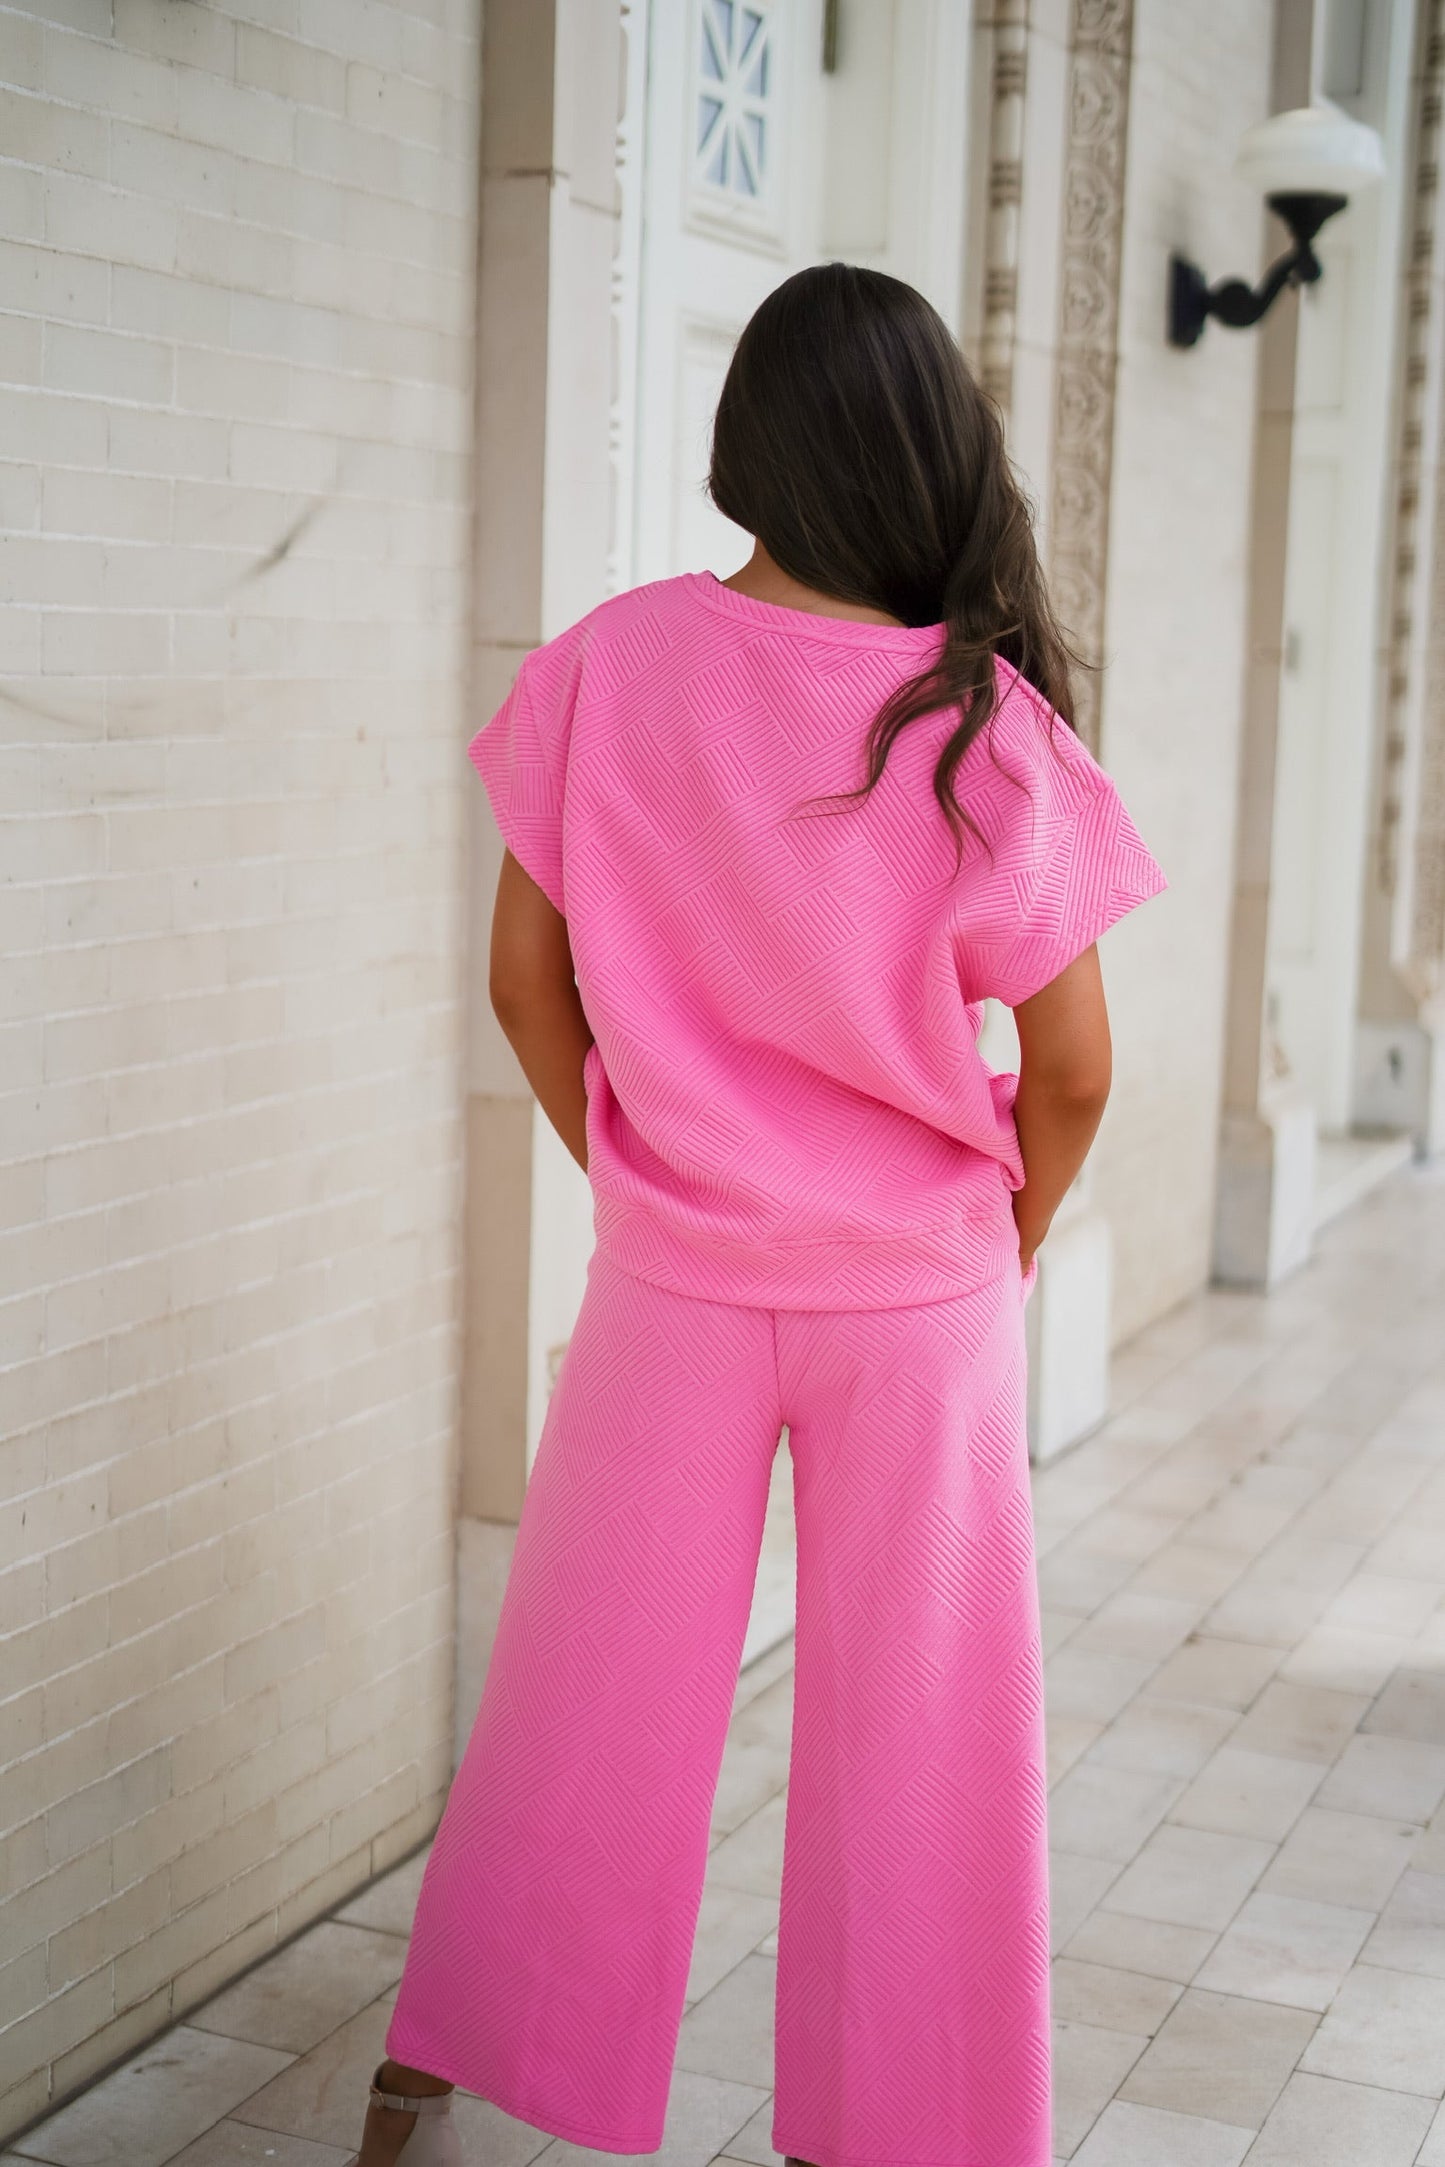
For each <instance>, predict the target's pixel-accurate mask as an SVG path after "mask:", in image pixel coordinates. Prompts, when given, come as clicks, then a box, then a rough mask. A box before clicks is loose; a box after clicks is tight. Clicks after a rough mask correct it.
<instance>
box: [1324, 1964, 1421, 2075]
mask: <svg viewBox="0 0 1445 2167" xmlns="http://www.w3.org/2000/svg"><path fill="white" fill-rule="evenodd" d="M1300 2066H1301V2068H1303V2069H1307V2070H1311V2071H1313V2072H1314V2073H1315V2074H1316V2075H1320V2076H1326V2077H1344V2078H1347V2079H1349V2080H1350V2082H1352V2083H1355V2084H1377V2085H1385V2086H1388V2087H1389V2088H1391V2089H1393V2090H1395V2091H1400V2092H1424V2093H1427V2094H1428V2095H1429V2096H1430V2097H1431V2098H1432V2099H1439V2098H1440V2097H1441V2095H1442V2094H1445V1979H1428V1978H1422V1977H1420V1976H1419V1975H1418V1974H1417V1973H1414V1972H1404V1971H1384V1970H1380V1969H1377V1968H1376V1966H1374V1965H1372V1964H1357V1965H1356V1966H1355V1968H1354V1970H1353V1971H1352V1972H1351V1973H1350V1974H1349V1977H1348V1978H1347V1979H1346V1980H1345V1982H1344V1984H1343V1985H1342V1986H1341V1988H1340V1990H1339V1992H1338V1994H1337V1995H1336V1996H1335V1997H1334V2000H1333V2002H1332V2004H1331V2006H1330V2008H1329V2011H1328V2013H1327V2014H1326V2016H1325V2018H1324V2021H1323V2022H1322V2023H1321V2025H1320V2028H1319V2030H1318V2031H1317V2032H1316V2033H1315V2035H1314V2038H1313V2039H1312V2040H1311V2041H1310V2044H1309V2046H1308V2047H1307V2048H1306V2050H1305V2053H1304V2056H1303V2058H1302V2060H1301V2064H1300Z"/></svg>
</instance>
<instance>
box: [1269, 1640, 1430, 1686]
mask: <svg viewBox="0 0 1445 2167" xmlns="http://www.w3.org/2000/svg"><path fill="white" fill-rule="evenodd" d="M1409 1650H1410V1642H1409V1641H1408V1640H1405V1639H1403V1638H1401V1637H1400V1636H1399V1635H1392V1634H1389V1633H1362V1632H1359V1631H1356V1630H1347V1629H1346V1628H1345V1627H1343V1626H1333V1625H1332V1626H1324V1625H1316V1626H1314V1627H1312V1628H1311V1630H1310V1631H1309V1632H1308V1633H1306V1634H1305V1637H1304V1639H1303V1640H1302V1641H1301V1642H1300V1644H1299V1646H1298V1647H1297V1648H1295V1649H1294V1650H1292V1652H1291V1653H1290V1654H1289V1655H1288V1656H1286V1658H1285V1660H1284V1662H1282V1663H1281V1664H1280V1666H1279V1675H1280V1677H1281V1679H1289V1680H1292V1681H1293V1682H1295V1683H1297V1684H1299V1685H1318V1686H1326V1687H1328V1688H1329V1689H1330V1690H1331V1691H1332V1692H1337V1693H1364V1694H1375V1693H1378V1692H1379V1690H1380V1688H1381V1687H1382V1686H1383V1685H1384V1684H1385V1681H1386V1680H1387V1679H1388V1678H1389V1676H1390V1673H1391V1672H1392V1671H1393V1670H1394V1668H1395V1666H1396V1664H1397V1663H1400V1662H1402V1661H1403V1660H1404V1659H1405V1657H1406V1656H1407V1655H1408V1653H1409Z"/></svg>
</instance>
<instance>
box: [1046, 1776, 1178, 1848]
mask: <svg viewBox="0 0 1445 2167" xmlns="http://www.w3.org/2000/svg"><path fill="white" fill-rule="evenodd" d="M1181 1789H1182V1779H1181V1778H1180V1777H1178V1776H1173V1775H1158V1774H1151V1773H1149V1772H1147V1771H1144V1770H1141V1769H1130V1768H1105V1767H1103V1766H1101V1765H1100V1764H1099V1763H1098V1762H1090V1761H1084V1762H1082V1763H1081V1764H1080V1765H1079V1766H1078V1767H1076V1768H1072V1769H1070V1771H1069V1773H1068V1774H1067V1775H1066V1776H1065V1777H1064V1779H1063V1781H1062V1782H1061V1783H1060V1784H1059V1785H1058V1786H1057V1787H1056V1789H1055V1790H1054V1792H1053V1794H1052V1796H1051V1797H1050V1799H1049V1833H1050V1838H1051V1840H1052V1841H1053V1842H1054V1843H1055V1844H1057V1845H1058V1847H1059V1849H1060V1850H1062V1851H1069V1852H1073V1853H1075V1854H1076V1855H1078V1856H1081V1857H1084V1858H1103V1859H1112V1860H1114V1862H1115V1863H1116V1864H1117V1865H1120V1866H1126V1865H1127V1864H1128V1863H1129V1861H1130V1859H1132V1858H1133V1856H1134V1854H1135V1852H1136V1851H1137V1850H1138V1849H1139V1847H1140V1845H1141V1844H1142V1843H1143V1842H1144V1840H1145V1838H1146V1837H1147V1836H1148V1835H1149V1834H1150V1832H1151V1830H1153V1829H1155V1828H1157V1827H1158V1825H1159V1823H1160V1822H1161V1821H1162V1820H1163V1818H1164V1816H1165V1814H1166V1813H1167V1812H1168V1811H1169V1808H1170V1807H1171V1805H1173V1803H1174V1802H1175V1800H1176V1799H1177V1798H1178V1796H1179V1793H1180V1790H1181Z"/></svg>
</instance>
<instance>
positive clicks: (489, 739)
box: [467, 643, 576, 917]
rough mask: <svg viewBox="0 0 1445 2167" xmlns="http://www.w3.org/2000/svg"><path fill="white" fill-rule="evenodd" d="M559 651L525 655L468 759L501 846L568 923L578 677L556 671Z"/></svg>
mask: <svg viewBox="0 0 1445 2167" xmlns="http://www.w3.org/2000/svg"><path fill="white" fill-rule="evenodd" d="M558 645H560V643H553V645H552V646H550V647H542V648H535V649H533V651H532V653H531V654H529V655H527V656H526V658H525V659H524V661H523V663H522V667H521V668H520V670H519V671H518V672H517V676H516V680H515V682H514V683H513V686H512V689H511V691H510V692H509V693H508V695H507V697H506V699H505V700H504V701H503V702H502V704H501V706H500V707H499V708H498V709H497V712H496V714H495V715H493V717H492V719H491V721H490V722H488V723H486V724H485V725H484V726H483V727H482V728H481V729H480V730H478V732H477V734H476V736H475V737H474V738H473V739H472V741H471V743H470V744H469V745H468V747H467V754H468V757H469V758H470V760H471V762H472V765H473V766H474V767H475V769H476V771H477V773H478V774H479V775H480V776H481V778H482V781H483V782H484V783H485V785H486V789H487V795H488V797H489V798H490V799H491V804H492V812H493V814H494V815H495V817H496V822H497V826H498V828H499V829H500V830H501V834H502V840H503V842H504V843H505V844H506V846H507V848H508V850H510V851H511V853H512V856H513V857H514V858H515V859H516V860H517V861H518V863H519V864H520V865H521V866H522V868H523V870H524V871H525V872H527V873H528V874H530V876H531V878H532V879H533V880H534V881H535V882H536V883H537V886H538V887H539V888H540V889H541V890H542V892H543V894H544V895H545V896H546V897H547V900H548V901H549V902H550V903H551V904H552V905H553V906H554V908H555V909H557V910H559V911H560V912H561V913H562V914H563V916H564V917H565V916H566V910H567V904H566V890H565V888H564V885H563V878H562V819H563V810H564V806H565V800H566V784H567V753H568V745H569V739H570V733H571V719H572V701H573V698H574V696H575V691H576V686H575V673H573V672H572V671H570V670H568V669H566V668H565V667H562V668H558V667H557V665H558V663H559V662H561V661H562V659H563V658H562V657H561V656H560V655H559V654H558V653H556V651H555V649H556V647H557V646H558Z"/></svg>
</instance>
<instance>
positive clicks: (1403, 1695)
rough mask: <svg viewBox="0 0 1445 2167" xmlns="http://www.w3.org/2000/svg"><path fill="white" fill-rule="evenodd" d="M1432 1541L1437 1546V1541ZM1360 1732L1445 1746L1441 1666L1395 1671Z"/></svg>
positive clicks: (1444, 1677) (1363, 1719)
mask: <svg viewBox="0 0 1445 2167" xmlns="http://www.w3.org/2000/svg"><path fill="white" fill-rule="evenodd" d="M1434 1540H1435V1542H1436V1543H1437V1544H1439V1542H1440V1537H1439V1536H1438V1535H1436V1536H1434ZM1360 1729H1361V1730H1362V1731H1369V1732H1377V1731H1378V1732H1383V1733H1385V1734H1386V1735H1387V1736H1389V1737H1391V1738H1414V1739H1418V1740H1419V1742H1420V1743H1421V1744H1422V1745H1427V1746H1438V1745H1440V1744H1441V1743H1442V1742H1445V1666H1440V1665H1437V1666H1436V1667H1435V1668H1433V1669H1431V1670H1407V1669H1401V1670H1397V1671H1396V1672H1395V1674H1394V1676H1393V1677H1392V1678H1391V1679H1390V1680H1389V1682H1388V1684H1387V1685H1385V1686H1384V1687H1383V1688H1382V1689H1381V1691H1380V1692H1379V1694H1378V1695H1377V1696H1376V1698H1375V1700H1374V1702H1373V1704H1372V1706H1371V1707H1370V1708H1369V1710H1368V1711H1367V1713H1366V1714H1365V1715H1364V1716H1362V1717H1361V1719H1360Z"/></svg>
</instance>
